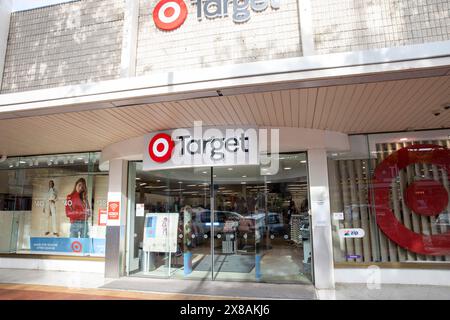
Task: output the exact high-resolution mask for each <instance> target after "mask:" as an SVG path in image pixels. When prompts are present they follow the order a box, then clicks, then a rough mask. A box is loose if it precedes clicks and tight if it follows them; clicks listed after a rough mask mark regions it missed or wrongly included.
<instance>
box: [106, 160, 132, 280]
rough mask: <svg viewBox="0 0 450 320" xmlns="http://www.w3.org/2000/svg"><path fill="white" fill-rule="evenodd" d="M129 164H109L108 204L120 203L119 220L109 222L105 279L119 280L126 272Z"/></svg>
mask: <svg viewBox="0 0 450 320" xmlns="http://www.w3.org/2000/svg"><path fill="white" fill-rule="evenodd" d="M127 179H128V162H127V161H126V160H121V159H116V160H111V161H110V162H109V183H108V204H109V202H111V201H114V202H115V201H120V208H119V217H120V218H119V220H118V221H117V223H112V221H110V220H108V225H107V227H106V252H105V277H106V278H118V277H120V276H121V275H123V273H124V271H125V259H126V254H125V235H126V230H125V226H126V213H127V200H128V199H127Z"/></svg>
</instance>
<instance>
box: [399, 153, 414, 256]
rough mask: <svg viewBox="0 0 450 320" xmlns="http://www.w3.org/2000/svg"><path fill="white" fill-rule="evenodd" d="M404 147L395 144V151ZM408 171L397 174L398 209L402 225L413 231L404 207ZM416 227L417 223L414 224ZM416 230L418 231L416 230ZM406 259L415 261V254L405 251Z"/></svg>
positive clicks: (409, 211)
mask: <svg viewBox="0 0 450 320" xmlns="http://www.w3.org/2000/svg"><path fill="white" fill-rule="evenodd" d="M403 147H404V145H403V144H397V150H398V149H401V148H403ZM408 170H411V169H410V168H409V169H408V168H407V169H406V170H400V172H399V178H400V186H399V188H400V194H401V201H400V207H401V211H402V216H403V223H404V225H405V226H406V227H407V228H408V229H410V230H413V231H414V227H413V225H412V222H411V215H412V213H411V210H410V209H409V208H408V206H407V205H406V202H405V192H406V189H407V187H408ZM416 224H417V226H418V223H416ZM416 230H418V229H416ZM406 259H407V260H408V261H415V260H416V254H415V253H413V252H411V251H409V250H406Z"/></svg>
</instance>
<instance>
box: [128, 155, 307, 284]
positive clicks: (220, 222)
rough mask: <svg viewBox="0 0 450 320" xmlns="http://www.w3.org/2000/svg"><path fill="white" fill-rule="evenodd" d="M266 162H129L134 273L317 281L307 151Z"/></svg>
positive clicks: (130, 268) (130, 252)
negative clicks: (274, 166) (167, 165)
mask: <svg viewBox="0 0 450 320" xmlns="http://www.w3.org/2000/svg"><path fill="white" fill-rule="evenodd" d="M277 157H278V160H279V170H278V172H277V173H276V174H273V175H266V174H264V170H265V169H263V168H261V166H259V165H233V166H219V167H213V166H204V167H188V168H186V167H184V168H175V169H166V170H152V171H148V170H145V166H144V164H143V162H141V161H136V162H129V169H128V188H129V190H128V195H129V208H128V211H129V213H130V214H129V220H128V224H127V226H128V231H127V232H128V239H131V240H130V241H128V255H127V266H126V270H127V274H128V275H129V276H144V277H164V278H178V279H201V280H231V281H233V280H235V281H263V282H280V283H284V282H286V283H307V284H309V283H311V282H312V276H311V270H312V268H311V267H312V265H311V257H312V252H311V242H310V241H311V240H310V239H311V235H310V227H309V226H310V215H309V204H308V203H309V201H308V178H307V177H308V174H307V157H306V153H305V152H298V153H286V154H283V153H281V154H279V155H277Z"/></svg>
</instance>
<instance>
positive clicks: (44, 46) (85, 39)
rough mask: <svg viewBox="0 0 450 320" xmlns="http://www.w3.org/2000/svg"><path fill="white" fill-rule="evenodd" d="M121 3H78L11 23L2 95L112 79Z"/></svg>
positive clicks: (32, 13) (16, 18)
mask: <svg viewBox="0 0 450 320" xmlns="http://www.w3.org/2000/svg"><path fill="white" fill-rule="evenodd" d="M123 7H124V1H123V0H81V1H74V2H70V3H65V4H60V5H54V6H48V7H43V8H38V9H34V10H28V11H21V12H15V13H13V14H12V17H11V25H10V32H9V40H8V47H7V53H6V61H5V69H4V76H3V82H2V93H10V92H19V91H25V90H35V89H43V88H51V87H58V86H65V85H72V84H80V83H86V82H95V81H101V80H109V79H115V78H118V77H119V73H120V57H121V48H122V29H123V17H124V11H123Z"/></svg>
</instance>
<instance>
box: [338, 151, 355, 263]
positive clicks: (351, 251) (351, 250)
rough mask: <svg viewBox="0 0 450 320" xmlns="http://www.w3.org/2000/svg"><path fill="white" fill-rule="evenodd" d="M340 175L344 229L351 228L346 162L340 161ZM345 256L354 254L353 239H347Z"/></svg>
mask: <svg viewBox="0 0 450 320" xmlns="http://www.w3.org/2000/svg"><path fill="white" fill-rule="evenodd" d="M339 173H340V175H341V179H342V202H343V205H344V227H345V228H351V227H352V225H351V219H352V217H351V207H350V192H349V183H348V174H347V168H346V167H345V160H340V161H339ZM345 247H346V252H345V254H346V255H348V254H354V251H355V246H354V242H353V239H345Z"/></svg>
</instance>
